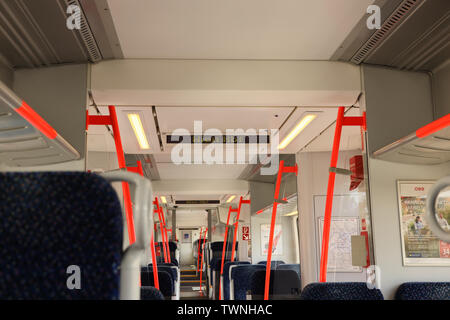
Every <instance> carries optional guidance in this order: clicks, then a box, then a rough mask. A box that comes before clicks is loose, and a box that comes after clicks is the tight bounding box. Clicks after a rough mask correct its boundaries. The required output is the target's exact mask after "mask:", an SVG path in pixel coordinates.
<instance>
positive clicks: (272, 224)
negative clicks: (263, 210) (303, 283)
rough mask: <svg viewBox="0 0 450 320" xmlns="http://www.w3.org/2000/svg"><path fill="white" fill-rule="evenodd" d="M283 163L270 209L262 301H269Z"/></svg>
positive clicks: (281, 162)
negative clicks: (270, 217)
mask: <svg viewBox="0 0 450 320" xmlns="http://www.w3.org/2000/svg"><path fill="white" fill-rule="evenodd" d="M283 168H284V161H283V160H281V161H280V166H279V169H278V175H277V182H276V185H275V195H274V198H275V201H274V203H273V208H272V220H271V222H270V234H269V247H268V249H267V264H266V282H265V286H264V300H269V285H270V267H271V262H272V246H273V233H274V230H275V220H276V217H277V206H278V202H277V200H278V198H279V195H280V185H281V177H282V175H283Z"/></svg>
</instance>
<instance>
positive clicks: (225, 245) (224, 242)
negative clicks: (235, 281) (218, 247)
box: [219, 206, 233, 300]
mask: <svg viewBox="0 0 450 320" xmlns="http://www.w3.org/2000/svg"><path fill="white" fill-rule="evenodd" d="M231 211H233V209H232V208H231V206H230V208H229V209H228V216H227V225H226V226H225V233H224V235H223V247H222V263H221V265H220V275H221V276H222V275H223V263H224V260H225V251H226V247H227V236H228V225H229V224H230V215H231ZM221 285H222V283H221V281H220V277H219V300H222V290H221Z"/></svg>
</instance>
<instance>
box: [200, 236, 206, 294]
mask: <svg viewBox="0 0 450 320" xmlns="http://www.w3.org/2000/svg"><path fill="white" fill-rule="evenodd" d="M206 232H208V228H206V229H205V235H204V236H203V246H204V245H205V242H206ZM198 245H199V246H200V245H201V243H200V242H199V243H198ZM203 246H202V262H201V263H200V292H202V291H203V290H202V288H203V286H202V275H203Z"/></svg>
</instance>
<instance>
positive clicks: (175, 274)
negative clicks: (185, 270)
mask: <svg viewBox="0 0 450 320" xmlns="http://www.w3.org/2000/svg"><path fill="white" fill-rule="evenodd" d="M152 270H153V266H152V264H149V265H148V267H143V268H141V271H152ZM160 270H161V271H166V272H168V273H169V274H170V275H171V276H172V279H173V281H177V280H178V272H177V270H176V269H175V268H172V266H170V265H168V264H158V271H160Z"/></svg>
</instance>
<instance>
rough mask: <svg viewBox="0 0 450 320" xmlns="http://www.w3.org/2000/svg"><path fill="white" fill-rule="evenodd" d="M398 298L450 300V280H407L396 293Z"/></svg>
mask: <svg viewBox="0 0 450 320" xmlns="http://www.w3.org/2000/svg"><path fill="white" fill-rule="evenodd" d="M395 299H397V300H450V282H406V283H403V284H401V285H400V286H399V287H398V289H397V292H396V294H395Z"/></svg>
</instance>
